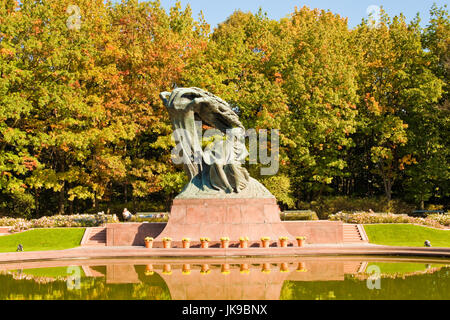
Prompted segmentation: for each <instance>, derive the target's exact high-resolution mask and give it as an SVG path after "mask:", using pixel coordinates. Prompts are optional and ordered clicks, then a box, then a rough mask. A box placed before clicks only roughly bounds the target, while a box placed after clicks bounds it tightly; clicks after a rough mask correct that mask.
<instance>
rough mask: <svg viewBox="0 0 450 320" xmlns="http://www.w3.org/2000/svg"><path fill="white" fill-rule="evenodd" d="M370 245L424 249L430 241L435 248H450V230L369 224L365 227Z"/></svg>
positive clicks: (408, 225)
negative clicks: (427, 241) (425, 243)
mask: <svg viewBox="0 0 450 320" xmlns="http://www.w3.org/2000/svg"><path fill="white" fill-rule="evenodd" d="M364 229H365V230H366V233H367V236H368V237H369V241H370V243H373V244H380V245H387V246H399V247H423V246H424V242H425V240H429V241H430V242H431V245H432V246H433V247H447V248H448V247H450V230H438V229H432V228H427V227H421V226H416V225H410V224H405V225H402V224H368V225H364Z"/></svg>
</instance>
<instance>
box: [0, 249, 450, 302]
mask: <svg viewBox="0 0 450 320" xmlns="http://www.w3.org/2000/svg"><path fill="white" fill-rule="evenodd" d="M0 299H1V300H10V299H13V300H17V299H24V300H40V299H45V300H74V299H75V300H171V299H172V300H380V299H420V300H427V299H438V300H449V299H450V260H442V259H432V260H429V259H428V260H427V259H420V258H408V259H400V258H373V257H297V258H285V259H282V258H267V259H261V258H258V259H256V258H254V259H253V258H248V259H244V258H243V259H226V260H225V259H207V260H205V259H183V260H174V259H132V260H129V259H94V260H80V261H46V262H23V263H14V264H11V263H9V264H0Z"/></svg>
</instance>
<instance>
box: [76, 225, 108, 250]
mask: <svg viewBox="0 0 450 320" xmlns="http://www.w3.org/2000/svg"><path fill="white" fill-rule="evenodd" d="M81 246H82V247H91V246H95V247H99V246H106V228H104V227H95V228H86V231H85V233H84V236H83V240H82V241H81Z"/></svg>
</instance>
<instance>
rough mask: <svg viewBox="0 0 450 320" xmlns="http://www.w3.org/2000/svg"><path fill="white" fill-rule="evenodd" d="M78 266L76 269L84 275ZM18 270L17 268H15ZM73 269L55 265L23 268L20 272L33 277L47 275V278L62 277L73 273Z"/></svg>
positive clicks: (81, 275)
mask: <svg viewBox="0 0 450 320" xmlns="http://www.w3.org/2000/svg"><path fill="white" fill-rule="evenodd" d="M76 268H78V271H79V272H80V273H79V275H80V277H85V276H86V275H85V273H84V271H83V269H82V268H81V267H76ZM15 271H16V272H18V270H15ZM74 272H75V270H74V269H72V270H69V267H55V268H37V269H23V270H21V273H23V274H28V275H30V276H35V277H48V278H60V277H61V278H64V277H67V276H69V275H71V274H74Z"/></svg>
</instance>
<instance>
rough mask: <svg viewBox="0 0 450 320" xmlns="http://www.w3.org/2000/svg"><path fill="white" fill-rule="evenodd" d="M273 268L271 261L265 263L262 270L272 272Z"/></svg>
mask: <svg viewBox="0 0 450 320" xmlns="http://www.w3.org/2000/svg"><path fill="white" fill-rule="evenodd" d="M271 271H272V270H271V269H270V263H263V266H262V272H263V273H270V272H271Z"/></svg>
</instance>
